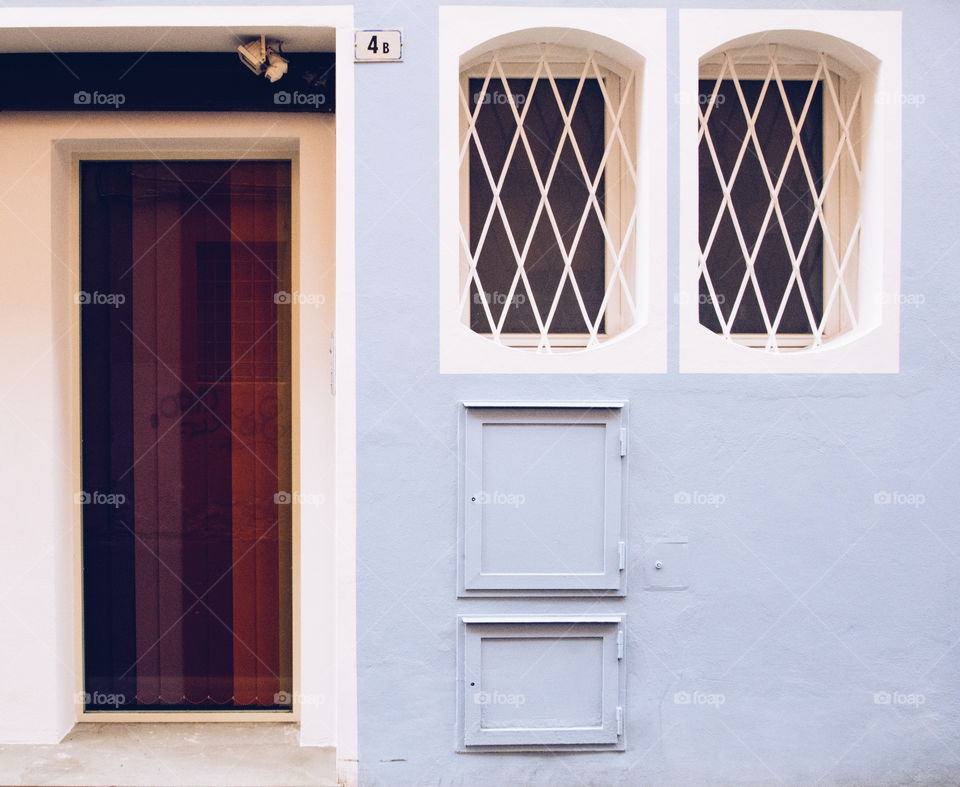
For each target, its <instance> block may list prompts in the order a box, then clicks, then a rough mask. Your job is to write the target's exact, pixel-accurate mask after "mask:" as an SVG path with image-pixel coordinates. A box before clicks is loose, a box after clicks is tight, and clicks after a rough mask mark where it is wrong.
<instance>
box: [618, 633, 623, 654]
mask: <svg viewBox="0 0 960 787" xmlns="http://www.w3.org/2000/svg"><path fill="white" fill-rule="evenodd" d="M617 661H623V629H620V630H619V631H618V632H617Z"/></svg>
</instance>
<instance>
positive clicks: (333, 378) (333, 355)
mask: <svg viewBox="0 0 960 787" xmlns="http://www.w3.org/2000/svg"><path fill="white" fill-rule="evenodd" d="M336 393H337V335H336V334H335V333H331V334H330V395H331V396H335V395H336Z"/></svg>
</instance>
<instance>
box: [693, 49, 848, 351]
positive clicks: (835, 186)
mask: <svg viewBox="0 0 960 787" xmlns="http://www.w3.org/2000/svg"><path fill="white" fill-rule="evenodd" d="M840 71H841V68H840V67H839V66H838V65H837V64H834V63H832V62H830V61H828V58H827V57H826V56H825V55H823V54H822V53H821V54H813V53H807V52H803V51H800V50H793V49H788V48H786V47H778V46H776V45H767V46H764V47H757V48H753V49H750V50H740V51H735V52H724V53H722V54H721V55H720V56H719V57H718V58H717V59H715V60H713V61H707V62H702V63H701V82H700V89H701V95H700V100H699V102H698V105H699V139H700V143H699V144H700V204H699V209H700V239H699V244H700V256H699V275H700V279H699V296H700V322H701V324H703V325H705V326H707V327H708V328H710V329H711V330H713V331H715V332H716V333H718V334H722V335H723V336H724V337H725V338H727V339H730V340H734V341H739V342H741V343H744V344H748V345H751V346H757V347H762V348H764V349H766V350H768V351H773V352H778V351H781V350H784V349H798V348H801V349H802V348H813V347H818V346H820V345H822V344H823V343H824V342H825V341H827V340H829V339H831V338H834V337H835V336H837V335H839V334H841V333H844V332H846V331H849V330H852V329H853V328H855V327H856V324H857V313H856V285H855V282H856V266H857V256H858V249H859V240H860V224H861V222H860V212H859V184H860V177H861V173H860V165H859V154H858V146H859V145H858V143H859V116H860V102H861V89H860V85H859V81H858V80H857V79H856V78H855V75H853V74H848V73H844V74H843V75H842V76H841V73H840Z"/></svg>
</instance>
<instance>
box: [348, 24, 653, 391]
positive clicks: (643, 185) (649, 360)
mask: <svg viewBox="0 0 960 787" xmlns="http://www.w3.org/2000/svg"><path fill="white" fill-rule="evenodd" d="M439 13H440V59H439V73H440V77H439V84H440V98H439V114H440V129H439V133H440V137H439V139H440V141H439V161H440V166H439V170H440V174H439V178H440V216H439V220H440V232H439V237H440V270H439V281H440V288H439V294H440V305H439V312H440V372H441V373H468V374H470V373H517V374H522V373H532V374H537V373H570V374H585V373H618V372H665V371H666V200H665V199H664V195H665V194H666V193H667V181H666V156H665V151H666V144H667V143H666V127H667V115H666V12H665V11H664V10H663V9H636V8H616V9H612V8H591V9H589V11H587V10H585V9H582V8H539V7H529V8H521V7H490V6H487V7H477V6H441V7H440V11H439ZM538 38H539V39H540V40H552V41H560V40H561V39H562V43H564V44H570V45H573V46H581V47H595V48H597V49H598V51H601V52H602V53H603V54H605V55H607V56H608V57H612V58H613V59H614V60H616V61H618V62H622V63H623V64H624V65H628V66H630V67H632V68H637V69H638V72H639V76H640V83H639V84H638V85H637V90H638V94H637V99H638V114H639V123H638V124H637V125H638V130H637V134H638V137H637V169H638V173H639V180H640V183H639V186H638V194H637V243H636V257H635V261H634V263H635V265H636V269H637V279H638V287H637V289H638V290H639V291H640V298H639V300H638V305H637V310H638V315H637V323H638V324H637V325H636V326H635V327H634V328H631V329H630V330H628V331H626V332H624V333H623V334H622V335H620V336H617V337H615V338H613V339H610V340H609V341H606V342H604V343H603V344H601V345H600V346H597V347H591V348H589V349H572V350H571V351H569V352H560V353H553V354H548V353H537V352H534V351H531V350H528V349H522V348H516V347H509V346H506V345H502V344H496V343H495V342H493V341H491V340H490V339H489V338H487V337H485V336H483V335H481V334H478V333H475V332H473V331H472V330H470V328H469V327H468V326H466V325H465V324H464V323H463V322H462V321H461V315H460V309H459V303H460V294H461V283H460V246H459V238H458V232H459V202H460V166H459V144H460V107H459V94H458V89H459V80H460V69H461V62H463V63H466V62H469V61H471V60H473V59H474V58H476V57H477V56H479V55H481V54H482V53H483V51H484V50H485V49H487V48H495V47H500V46H512V45H516V44H521V43H530V42H531V41H533V42H535V41H536V40H537V39H538ZM338 100H339V99H338Z"/></svg>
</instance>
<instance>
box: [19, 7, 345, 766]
mask: <svg viewBox="0 0 960 787" xmlns="http://www.w3.org/2000/svg"><path fill="white" fill-rule="evenodd" d="M174 10H175V13H172V12H171V11H172V9H171V8H170V7H169V6H162V5H154V6H89V7H71V6H67V7H43V8H38V7H21V8H3V9H0V51H8V50H6V49H5V47H4V40H5V35H4V31H5V30H7V31H15V30H20V29H24V28H29V29H31V30H32V31H33V32H34V33H35V34H36V35H38V36H42V35H43V33H44V31H45V30H46V31H48V32H52V31H57V32H58V33H59V35H60V36H61V38H60V40H63V37H64V36H66V37H68V38H69V37H73V38H75V39H77V40H81V39H82V37H83V35H84V30H90V29H97V28H119V29H122V28H140V29H142V28H149V27H156V28H158V29H159V30H162V31H164V33H165V37H164V43H165V46H166V45H167V44H173V43H174V42H175V41H176V38H177V30H178V29H180V28H189V27H192V28H197V27H209V28H211V31H221V32H222V31H226V32H231V31H232V30H235V29H236V28H238V27H242V26H254V27H259V26H263V27H270V28H271V29H276V28H278V27H283V26H289V27H290V28H296V29H297V31H298V33H299V34H300V35H301V36H302V35H303V34H304V31H305V30H307V31H309V30H310V29H311V28H316V29H317V33H318V35H319V33H320V29H321V28H326V29H329V28H334V29H335V31H336V41H337V51H338V52H340V53H342V54H344V53H345V54H346V56H345V57H339V58H338V62H337V75H336V80H337V112H336V115H335V117H334V118H332V121H331V122H334V123H335V126H336V143H335V144H336V148H335V157H336V179H335V183H334V184H333V188H330V189H329V195H330V196H329V198H326V205H325V207H327V208H329V209H331V211H333V210H335V221H336V225H335V233H336V240H335V243H336V252H335V254H336V266H335V267H336V283H335V288H336V290H335V298H336V305H335V310H336V315H335V319H336V325H335V336H336V339H335V350H336V353H335V355H336V358H337V364H338V367H339V368H338V370H337V395H336V397H335V398H334V407H333V413H332V423H330V422H329V419H328V423H327V424H326V428H327V429H328V430H329V432H330V434H331V435H333V437H334V449H333V454H334V462H335V467H334V468H333V469H332V470H330V468H329V467H325V470H326V473H327V478H328V479H330V478H331V476H332V479H331V483H332V486H333V489H334V500H333V510H334V524H335V527H333V528H331V527H330V526H329V522H327V524H326V526H325V525H324V523H323V522H319V521H317V522H311V523H303V524H308V525H309V527H305V528H303V534H304V535H305V536H307V537H306V539H305V540H306V541H311V542H313V540H314V539H315V545H316V549H317V550H318V551H319V553H320V554H321V555H323V554H326V556H327V557H326V563H327V564H329V565H328V568H329V571H323V570H320V566H315V565H313V564H311V565H310V571H308V572H304V573H303V577H302V583H301V593H302V594H303V595H304V597H305V598H312V599H316V598H329V599H330V600H331V603H330V605H329V609H327V610H326V611H324V612H323V613H322V614H320V616H319V617H318V618H316V619H315V620H311V621H309V622H308V621H307V620H305V619H304V620H303V622H302V626H303V628H304V630H309V635H308V636H303V637H302V638H301V643H300V648H301V650H302V655H301V659H300V661H301V664H302V663H310V664H311V665H312V666H313V667H314V672H316V673H318V674H320V675H321V679H320V680H319V681H311V684H316V686H314V685H311V686H310V689H315V688H316V687H317V686H319V687H321V688H322V689H325V690H324V691H321V696H324V697H326V698H331V699H333V698H335V701H328V702H326V703H325V704H321V705H309V706H306V707H304V708H303V710H304V712H303V713H302V718H301V745H320V746H322V745H336V746H337V757H338V776H339V778H340V780H341V781H342V783H344V784H347V785H355V784H357V778H358V777H357V767H356V762H357V690H356V686H357V676H356V569H355V561H356V437H355V436H356V330H355V322H356V302H355V284H354V282H355V260H354V160H355V144H354V124H355V120H354V111H355V109H354V106H355V103H354V67H353V62H352V61H353V58H352V48H353V25H354V21H353V18H354V12H353V6H352V5H328V6H324V5H302V6H253V5H234V6H178V7H177V8H176V9H174ZM9 117H10V116H8V118H9ZM23 117H29V116H23ZM34 117H36V116H34ZM51 117H53V116H51ZM72 117H73V119H75V120H76V119H80V118H81V117H83V116H78V115H73V116H72ZM124 117H126V118H128V119H129V118H131V117H132V116H130V115H126V116H124ZM138 117H139V118H141V119H142V118H145V117H147V116H146V115H139V116H138ZM250 117H251V116H250V115H233V116H229V117H227V118H226V119H225V120H223V121H221V126H220V128H219V129H214V132H216V131H217V130H219V132H220V133H219V136H220V137H222V134H223V125H222V123H223V122H234V121H235V122H239V123H243V122H246V121H247V120H249V119H250ZM99 118H101V121H100V122H102V119H105V115H103V114H99ZM171 120H172V118H171V116H170V115H166V116H165V117H164V118H163V119H162V120H159V119H158V121H157V126H158V128H157V133H156V134H155V135H154V134H152V135H151V136H155V137H158V138H162V137H163V136H164V126H165V125H167V124H168V123H169V122H170V121H171ZM204 121H205V122H206V123H207V124H208V126H207V129H208V131H209V124H211V123H215V122H216V116H215V115H207V116H206V117H205V118H204ZM130 122H131V123H133V124H135V123H136V118H134V119H133V120H130ZM294 122H295V121H294ZM252 133H253V134H258V133H260V132H259V131H256V130H255V131H253V132H252ZM214 135H215V136H216V134H214ZM76 136H82V135H81V134H79V133H78V134H76ZM87 136H102V135H98V134H97V133H96V132H93V133H92V134H91V133H87ZM107 136H110V135H107ZM199 136H201V137H202V136H204V134H202V133H201V134H200V135H199ZM51 153H52V151H51ZM311 155H313V154H311ZM305 159H306V160H309V156H308V155H305V150H304V147H301V164H303V163H304V160H305ZM53 167H54V169H56V166H55V162H54V164H53ZM59 186H60V184H57V183H56V182H55V183H54V187H55V188H58V187H59ZM321 199H324V198H321ZM315 205H316V203H315ZM303 209H304V210H306V209H307V206H303ZM314 215H316V214H314ZM47 225H48V226H49V220H47ZM51 245H52V247H53V249H54V250H58V249H59V250H61V251H63V252H66V251H67V248H66V247H67V245H68V244H67V243H66V241H63V242H60V241H57V239H56V237H54V238H52V244H51ZM55 253H56V252H55ZM317 259H319V258H318V257H316V256H312V255H310V254H306V255H304V260H305V262H307V263H309V262H310V261H311V260H314V261H315V260H317ZM303 267H304V268H306V267H307V266H306V265H304V266H303ZM314 267H315V268H316V267H320V266H314ZM301 284H302V285H306V286H310V285H309V284H308V283H307V282H306V281H303V280H302V281H301ZM58 291H59V290H58ZM58 322H63V320H62V319H58ZM309 325H310V323H309V322H308V321H303V322H301V324H300V326H299V329H300V332H301V336H302V338H303V341H302V342H301V347H300V359H301V362H302V361H303V359H307V360H312V361H313V366H314V367H316V368H315V370H314V372H313V373H312V376H311V379H310V380H309V381H308V380H303V381H302V382H303V386H301V389H300V394H301V397H302V401H303V402H304V403H306V404H308V405H309V404H310V402H311V401H316V400H318V399H319V397H320V396H322V395H323V392H324V391H327V392H329V376H328V368H327V363H326V359H327V358H328V357H329V356H328V351H329V349H330V337H329V335H328V334H327V333H325V332H324V333H321V334H317V333H316V332H312V333H311V332H310V331H309V330H305V329H308V328H309ZM71 330H73V331H76V327H74V328H72V329H71ZM75 354H76V347H72V349H71V355H70V357H72V358H73V360H72V361H71V363H74V364H76V363H77V358H76V356H75ZM318 370H319V371H318ZM63 374H64V376H65V378H66V379H67V380H68V382H69V380H70V374H69V373H68V370H63ZM64 385H66V383H65V384H64ZM75 390H76V386H75V385H73V384H72V383H71V385H70V388H69V391H70V392H71V395H72V392H73V391H75ZM327 396H329V393H327ZM63 407H64V410H65V412H66V414H67V415H68V416H69V417H70V418H72V419H75V417H76V414H77V413H78V412H79V407H78V406H76V405H75V403H63ZM314 409H316V408H314ZM322 420H323V418H322V415H321V416H313V417H312V422H311V419H310V418H302V419H301V433H302V434H303V435H305V434H306V429H308V428H309V429H313V428H314V427H315V426H316V427H317V428H318V429H322V428H323V426H324V425H323V424H322V423H320V422H321V421H322ZM311 434H313V435H316V436H313V437H312V438H311V439H312V440H313V442H314V444H317V443H318V442H319V440H320V435H322V431H321V432H319V433H317V432H311ZM309 459H310V460H309V461H307V460H308V458H307V457H304V459H303V461H302V463H301V468H300V473H301V477H305V478H306V477H312V476H311V475H310V473H311V472H313V471H315V470H316V469H317V467H318V465H317V461H316V458H315V457H312V458H309ZM311 462H312V463H313V464H312V465H311ZM63 491H65V492H66V491H67V490H63ZM70 511H71V509H70V507H65V515H66V516H74V514H72V513H70ZM74 530H75V528H74ZM307 534H309V535H307ZM305 546H306V544H304V543H303V541H302V542H301V555H303V554H304V551H303V550H304V547H305ZM73 548H75V546H74V547H71V546H69V545H68V546H67V549H68V550H71V551H72V549H73ZM309 549H311V550H313V549H314V547H309ZM307 554H313V552H308V553H307ZM58 561H59V562H58V565H59V564H60V563H63V562H64V561H63V560H60V559H59V558H58ZM321 562H323V561H322V560H321ZM76 584H77V583H76V579H75V578H72V579H70V580H69V581H66V582H65V586H64V588H63V589H59V590H58V591H57V592H58V593H60V594H62V595H70V596H72V595H73V594H74V593H75V587H76ZM71 625H72V624H71ZM72 642H74V640H73V636H72V632H70V631H67V632H64V633H63V634H62V644H63V647H64V650H65V651H66V650H73V649H74V648H75V646H73V645H70V643H72ZM65 656H66V657H67V658H68V659H70V656H69V655H67V654H65ZM68 685H69V684H68V682H66V681H65V682H64V686H68ZM301 690H307V687H306V686H305V685H303V684H302V685H301ZM73 699H74V698H73V697H69V696H66V695H64V697H63V700H62V702H60V703H59V705H58V706H57V709H58V715H57V718H55V719H54V718H51V719H50V720H49V722H45V726H44V727H43V729H39V728H38V729H37V730H36V731H34V732H24V735H23V739H22V742H27V741H34V742H50V741H51V740H55V739H58V738H60V737H62V735H64V734H65V733H66V732H67V731H68V730H69V727H70V726H71V724H72V721H71V719H72V718H76V717H75V716H73V714H72V713H71V708H72V706H73ZM85 715H86V714H85ZM61 717H62V718H61ZM286 718H290V716H289V714H288V715H287V716H286ZM19 739H20V738H19V737H18V740H19Z"/></svg>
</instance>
